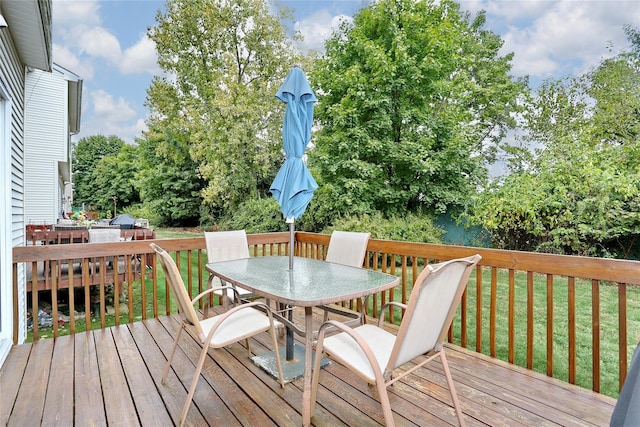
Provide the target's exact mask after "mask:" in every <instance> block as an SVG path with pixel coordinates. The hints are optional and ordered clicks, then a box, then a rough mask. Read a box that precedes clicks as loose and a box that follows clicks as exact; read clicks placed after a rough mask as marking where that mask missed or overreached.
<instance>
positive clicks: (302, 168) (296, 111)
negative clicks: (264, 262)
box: [269, 67, 318, 270]
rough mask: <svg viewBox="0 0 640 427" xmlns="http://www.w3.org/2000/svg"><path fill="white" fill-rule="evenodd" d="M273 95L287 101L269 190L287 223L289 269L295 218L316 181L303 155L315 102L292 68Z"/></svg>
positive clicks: (303, 79)
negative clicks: (279, 160) (281, 155)
mask: <svg viewBox="0 0 640 427" xmlns="http://www.w3.org/2000/svg"><path fill="white" fill-rule="evenodd" d="M276 98H278V99H279V100H281V101H282V102H284V103H286V104H287V107H286V110H285V113H284V123H283V125H282V142H283V145H284V152H285V155H286V158H285V161H284V164H283V165H282V167H281V168H280V170H279V171H278V174H277V175H276V177H275V179H274V180H273V183H272V184H271V187H270V188H269V190H270V191H271V193H272V194H273V197H274V198H275V199H276V200H277V201H278V203H279V204H280V210H281V211H282V215H283V216H284V217H285V218H286V221H287V223H289V231H290V233H291V236H290V239H289V240H290V241H289V244H290V246H289V247H290V250H289V270H292V269H293V232H294V228H295V226H294V224H295V219H296V218H300V217H301V216H302V214H303V213H304V211H305V209H306V208H307V205H308V204H309V202H310V201H311V198H312V197H313V192H314V191H315V190H316V188H318V184H316V181H315V180H314V179H313V176H311V172H309V169H307V165H305V163H304V161H303V160H302V156H303V155H304V152H305V150H306V148H307V145H308V144H309V140H310V139H311V124H312V122H313V104H314V103H315V102H316V101H317V99H316V97H315V95H314V94H313V90H311V86H309V82H308V81H307V76H306V75H305V74H304V71H302V69H301V68H299V67H294V68H293V69H292V70H291V71H290V72H289V75H288V76H287V79H286V80H285V81H284V83H283V84H282V86H281V87H280V89H279V90H278V92H277V93H276Z"/></svg>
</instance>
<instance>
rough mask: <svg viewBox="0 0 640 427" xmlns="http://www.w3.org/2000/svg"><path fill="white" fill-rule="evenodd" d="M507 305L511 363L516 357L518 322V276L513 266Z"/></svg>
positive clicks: (508, 357) (510, 271) (508, 355)
mask: <svg viewBox="0 0 640 427" xmlns="http://www.w3.org/2000/svg"><path fill="white" fill-rule="evenodd" d="M507 298H508V307H507V318H508V320H507V323H508V332H507V346H508V350H507V359H508V361H509V363H513V361H514V359H515V341H516V322H515V310H516V308H515V302H516V278H515V272H514V270H513V269H512V268H510V269H509V294H508V297H507Z"/></svg>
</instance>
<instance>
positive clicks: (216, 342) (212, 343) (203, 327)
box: [149, 243, 284, 426]
mask: <svg viewBox="0 0 640 427" xmlns="http://www.w3.org/2000/svg"><path fill="white" fill-rule="evenodd" d="M149 246H151V247H152V248H153V250H154V251H155V252H156V254H157V255H158V256H159V258H160V264H161V265H162V270H163V271H164V274H165V276H166V280H167V282H168V283H169V286H170V287H171V291H172V293H173V295H174V297H175V299H176V302H177V305H178V310H179V312H180V317H181V318H182V322H181V325H180V331H179V332H178V333H177V334H176V338H175V341H174V343H173V348H172V349H171V354H170V355H169V359H168V360H167V364H166V366H165V368H164V371H163V373H162V381H161V382H162V384H164V381H165V379H166V378H167V374H168V373H169V368H170V367H171V362H172V361H173V356H174V354H175V351H176V348H177V347H178V341H179V340H180V336H181V335H182V331H183V330H184V329H186V330H187V332H189V333H190V334H191V335H192V336H193V337H194V338H195V339H196V340H198V341H199V342H200V344H201V345H202V352H201V353H200V359H199V360H198V363H197V365H196V370H195V372H194V374H193V380H192V381H191V387H190V388H189V394H188V395H187V401H186V402H185V404H184V407H183V409H182V415H181V417H180V426H182V425H183V424H184V422H185V419H186V418H187V412H188V411H189V406H190V405H191V400H192V399H193V394H194V392H195V390H196V385H197V383H198V379H199V378H200V371H202V367H203V365H204V362H205V359H206V357H207V354H208V350H209V347H212V348H214V349H215V348H221V347H225V346H227V345H229V344H233V343H236V342H238V341H242V340H245V343H246V347H247V352H248V353H249V356H251V349H250V347H249V338H250V337H252V336H254V335H257V334H260V333H262V332H267V331H268V332H269V333H270V334H271V338H272V343H273V348H274V349H275V350H276V351H275V352H274V353H275V359H276V367H277V369H278V378H279V382H280V386H281V387H284V381H283V379H282V378H283V375H282V365H281V364H280V356H279V354H278V351H277V349H278V342H277V339H276V335H275V329H274V327H275V324H276V322H275V321H274V320H273V316H272V314H271V310H270V309H269V307H268V306H267V305H266V304H264V303H263V302H251V303H247V304H240V305H238V306H235V307H233V308H231V309H230V310H228V311H226V312H224V313H223V314H218V315H216V316H212V317H209V318H205V319H202V320H201V319H200V318H199V317H198V315H197V313H196V310H195V309H194V307H193V305H194V304H195V303H196V302H197V301H199V300H200V299H202V298H204V297H207V296H208V295H209V294H210V293H211V292H214V291H215V290H216V288H210V289H207V290H206V291H204V292H202V293H201V294H199V295H198V296H196V297H195V298H194V299H191V298H189V294H188V293H187V289H186V288H185V286H184V282H183V281H182V276H181V275H180V271H179V270H178V267H177V266H176V264H175V262H174V261H173V258H171V255H169V253H167V252H166V251H165V250H164V249H162V248H161V247H160V246H158V245H156V244H155V243H151V244H150V245H149Z"/></svg>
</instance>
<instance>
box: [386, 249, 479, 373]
mask: <svg viewBox="0 0 640 427" xmlns="http://www.w3.org/2000/svg"><path fill="white" fill-rule="evenodd" d="M481 258H482V257H481V256H480V255H474V256H471V257H467V258H458V259H454V260H451V261H446V262H443V263H440V264H431V265H428V266H426V267H425V269H424V270H423V271H422V273H420V275H419V276H418V278H417V279H416V282H415V284H414V285H413V288H412V290H411V297H410V298H409V303H408V304H407V309H406V311H405V314H404V317H403V318H402V323H401V324H400V329H399V330H398V335H397V338H396V342H395V345H394V348H393V350H392V353H391V357H390V358H389V363H388V365H387V369H388V370H393V369H395V368H397V367H399V366H401V365H403V364H405V363H407V362H408V361H410V360H412V359H414V358H416V357H417V356H419V355H421V354H425V353H427V352H429V351H432V350H440V347H441V346H442V343H443V341H444V339H445V337H446V335H447V331H448V330H449V326H451V322H452V321H453V316H454V315H455V312H456V309H457V308H458V304H459V303H460V299H461V298H462V294H463V292H464V290H465V288H466V286H467V281H468V280H469V275H470V274H471V271H472V269H473V267H474V266H475V265H476V264H477V263H478V262H479V261H480V259H481Z"/></svg>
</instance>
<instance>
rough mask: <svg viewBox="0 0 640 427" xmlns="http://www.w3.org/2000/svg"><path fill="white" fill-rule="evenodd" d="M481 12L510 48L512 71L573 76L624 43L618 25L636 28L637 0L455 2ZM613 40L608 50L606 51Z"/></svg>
mask: <svg viewBox="0 0 640 427" xmlns="http://www.w3.org/2000/svg"><path fill="white" fill-rule="evenodd" d="M460 3H461V5H462V7H463V8H465V9H467V10H471V11H474V12H475V11H477V10H479V9H485V10H486V11H487V26H488V27H489V28H502V29H504V31H501V30H494V31H496V32H498V33H502V38H503V39H504V41H505V45H504V47H503V52H505V53H507V52H515V57H514V60H513V65H514V67H513V70H512V71H513V73H514V74H515V75H530V76H532V77H534V78H547V77H554V78H558V77H562V76H565V75H568V74H573V75H579V74H582V73H584V72H585V71H586V70H588V69H589V68H590V67H592V66H595V65H597V64H598V62H599V61H600V60H601V59H602V58H605V57H609V56H611V55H612V54H615V53H617V52H619V51H620V49H622V48H625V47H626V46H627V44H628V43H627V41H626V36H625V35H624V31H623V26H624V25H625V24H631V25H632V26H635V27H638V26H640V9H639V8H638V3H637V1H628V0H627V1H625V0H616V1H607V0H574V1H568V0H565V1H496V0H491V1H480V2H478V1H473V2H471V1H461V2H460ZM610 43H613V46H614V52H613V53H611V52H609V51H608V46H609V44H610Z"/></svg>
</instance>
